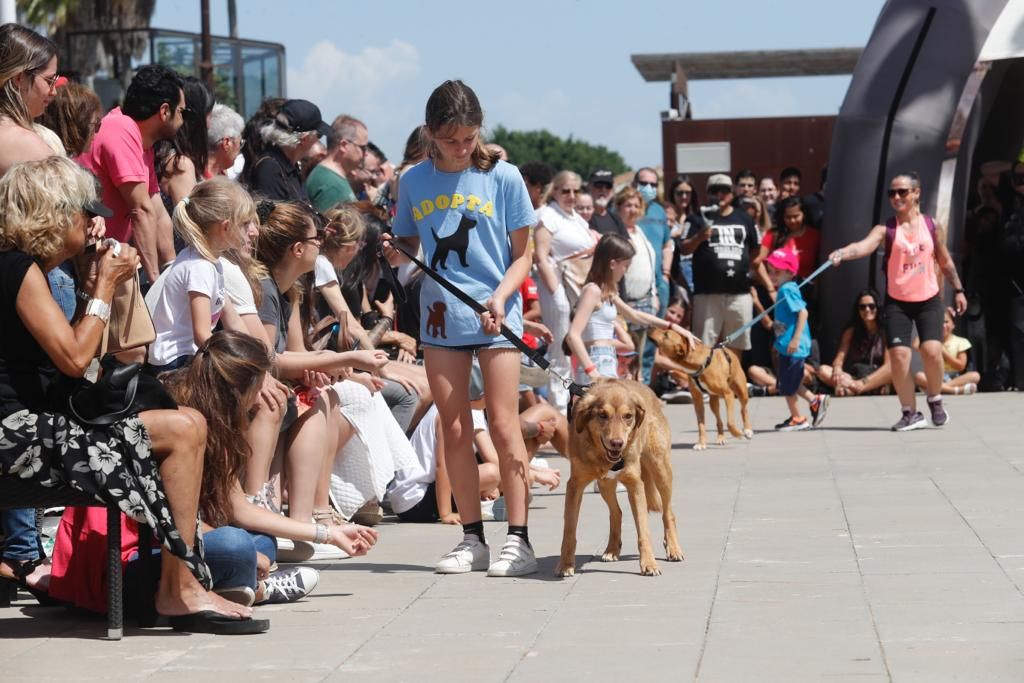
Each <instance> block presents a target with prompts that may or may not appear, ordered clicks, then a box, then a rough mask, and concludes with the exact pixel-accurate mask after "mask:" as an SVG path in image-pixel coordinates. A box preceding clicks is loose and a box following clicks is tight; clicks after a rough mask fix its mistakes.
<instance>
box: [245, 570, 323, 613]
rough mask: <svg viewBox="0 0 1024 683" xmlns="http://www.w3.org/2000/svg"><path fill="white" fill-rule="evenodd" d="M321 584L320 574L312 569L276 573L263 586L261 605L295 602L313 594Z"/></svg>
mask: <svg viewBox="0 0 1024 683" xmlns="http://www.w3.org/2000/svg"><path fill="white" fill-rule="evenodd" d="M319 582H320V572H318V571H317V570H315V569H313V568H312V567H292V568H290V569H282V570H280V571H276V572H274V573H272V574H271V575H270V576H268V577H267V580H266V581H265V582H264V584H263V600H261V601H260V602H259V604H260V605H268V604H269V605H276V604H280V603H283V602H295V601H296V600H299V599H301V598H304V597H306V596H307V595H309V594H310V593H312V592H313V589H314V588H316V585H317V584H318V583H319Z"/></svg>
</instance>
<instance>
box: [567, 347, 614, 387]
mask: <svg viewBox="0 0 1024 683" xmlns="http://www.w3.org/2000/svg"><path fill="white" fill-rule="evenodd" d="M587 353H588V354H589V355H590V362H591V363H593V364H594V369H595V370H597V374H599V375H601V377H612V378H615V377H618V376H619V358H618V356H617V355H616V354H615V349H614V348H613V347H611V346H591V347H590V348H589V349H587ZM590 382H591V379H590V375H588V374H587V373H585V372H583V367H582V366H578V367H577V368H576V383H577V384H584V385H585V384H590Z"/></svg>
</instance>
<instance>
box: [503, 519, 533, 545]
mask: <svg viewBox="0 0 1024 683" xmlns="http://www.w3.org/2000/svg"><path fill="white" fill-rule="evenodd" d="M508 535H509V536H518V537H519V538H521V539H523V540H524V541H526V545H530V533H529V532H528V531H527V528H526V527H525V526H512V525H511V524H510V525H509V526H508Z"/></svg>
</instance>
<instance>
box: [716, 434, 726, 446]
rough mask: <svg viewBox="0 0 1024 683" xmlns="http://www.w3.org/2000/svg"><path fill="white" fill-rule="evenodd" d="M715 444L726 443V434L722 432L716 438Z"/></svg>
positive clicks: (722, 444) (721, 444)
mask: <svg viewBox="0 0 1024 683" xmlns="http://www.w3.org/2000/svg"><path fill="white" fill-rule="evenodd" d="M715 445H716V446H724V445H725V434H722V435H721V436H719V437H718V438H717V439H715Z"/></svg>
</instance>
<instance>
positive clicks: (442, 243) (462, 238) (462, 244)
mask: <svg viewBox="0 0 1024 683" xmlns="http://www.w3.org/2000/svg"><path fill="white" fill-rule="evenodd" d="M475 227H476V221H474V220H473V219H471V218H466V216H465V215H463V216H462V219H461V220H460V221H459V227H458V228H456V230H455V232H453V233H452V234H450V235H448V236H447V237H438V236H437V232H435V231H434V229H433V228H431V229H430V233H431V234H432V235H433V236H434V243H435V244H434V257H433V258H432V259H430V267H431V268H433V269H435V270H437V266H438V264H440V265H441V270H448V268H447V266H445V261H447V260H448V253H449V252H452V251H454V252H455V253H456V254H458V255H459V261H460V262H461V263H462V267H463V268H469V263H468V262H467V261H466V250H467V249H469V231H470V230H472V229H473V228H475Z"/></svg>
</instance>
